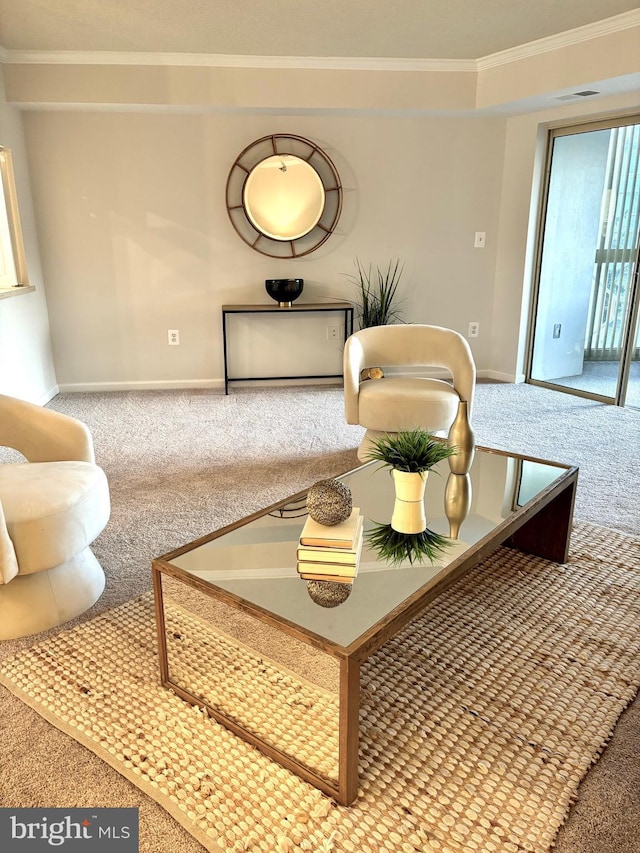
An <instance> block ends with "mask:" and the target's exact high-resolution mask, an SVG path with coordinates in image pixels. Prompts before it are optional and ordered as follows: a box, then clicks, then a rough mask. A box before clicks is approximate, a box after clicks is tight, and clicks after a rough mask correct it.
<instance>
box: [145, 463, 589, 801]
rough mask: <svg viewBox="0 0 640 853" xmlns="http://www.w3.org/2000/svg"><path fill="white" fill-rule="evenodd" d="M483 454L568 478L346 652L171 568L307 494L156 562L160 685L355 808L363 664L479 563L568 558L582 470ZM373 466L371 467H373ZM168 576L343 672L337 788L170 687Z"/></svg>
mask: <svg viewBox="0 0 640 853" xmlns="http://www.w3.org/2000/svg"><path fill="white" fill-rule="evenodd" d="M478 449H479V450H483V451H488V452H491V453H496V454H498V455H502V456H509V457H511V458H515V459H518V460H522V461H531V462H538V463H542V464H549V465H554V466H555V467H558V468H564V472H563V473H561V474H560V475H559V476H558V478H557V479H556V480H555V481H554V482H553V483H552V484H551V485H550V486H548V487H547V488H546V489H544V490H543V491H542V492H540V493H539V494H538V495H536V497H535V498H533V499H532V500H531V501H529V502H528V503H527V504H525V506H523V507H518V508H516V509H514V510H513V512H512V513H511V515H510V516H509V517H508V518H507V519H505V520H504V521H503V522H502V523H501V524H499V525H498V526H497V527H496V528H495V529H494V530H492V531H491V532H490V533H488V534H487V535H486V536H484V537H483V538H482V539H481V540H480V541H479V542H477V543H476V544H475V545H473V546H471V547H470V548H469V549H468V550H467V551H465V552H464V553H463V554H461V555H460V556H459V557H457V558H456V559H455V560H454V561H453V562H452V563H451V564H450V565H449V566H448V567H446V569H444V570H443V571H444V575H443V574H440V575H438V577H436V578H433V579H431V580H430V581H428V582H427V583H425V584H424V586H422V587H421V588H420V589H419V590H417V591H416V592H415V593H413V595H411V596H409V597H408V598H407V599H405V600H404V601H403V602H402V603H401V604H400V605H398V606H397V607H395V608H394V609H393V610H391V611H390V612H389V613H388V614H387V615H386V616H385V617H384V618H383V619H381V620H379V621H378V622H377V623H376V624H375V625H374V626H373V627H371V628H370V629H369V630H368V631H366V632H365V633H364V634H362V635H361V636H360V637H358V639H357V640H355V641H354V642H353V643H351V644H350V645H348V646H341V645H339V644H337V643H334V642H331V641H330V640H327V639H326V638H325V637H321V636H319V635H317V634H314V633H313V632H312V631H309V630H307V629H305V628H303V627H301V626H299V625H296V624H295V623H294V622H291V621H289V620H287V619H285V618H283V617H281V616H276V615H275V614H273V613H270V612H269V611H268V610H266V609H264V608H262V607H260V606H259V605H256V604H254V603H252V602H250V601H247V600H245V599H243V598H240V597H239V596H237V595H235V594H233V593H231V592H229V591H227V590H224V589H221V588H220V587H216V586H215V585H214V584H212V583H210V582H207V581H203V580H201V579H199V578H197V577H194V576H193V575H191V574H189V573H188V572H187V571H185V570H184V569H181V568H179V567H177V566H174V565H172V560H174V559H175V558H177V557H179V556H181V555H182V554H185V553H186V552H188V551H191V550H193V549H194V548H197V547H199V546H200V545H204V544H205V543H207V542H210V541H211V540H212V539H216V538H218V537H220V536H224V535H225V534H226V533H230V532H231V531H232V530H236V529H237V528H238V527H242V526H243V525H245V524H248V523H250V522H251V521H254V520H256V519H258V518H261V517H262V516H264V515H267V514H268V513H271V512H274V511H276V510H278V509H281V508H282V507H284V506H286V505H287V504H290V503H291V502H293V501H296V500H299V499H301V498H304V496H305V495H306V491H303V492H299V493H298V494H296V495H292V496H290V497H288V498H286V499H285V500H282V501H279V502H278V503H275V504H273V505H271V506H269V507H267V508H266V509H263V510H260V511H258V512H255V513H253V514H252V515H250V516H248V517H247V518H243V519H241V520H240V521H237V522H235V523H233V524H230V525H227V526H226V527H223V528H221V529H220V530H217V531H215V532H214V533H211V534H208V535H207V536H203V537H201V538H200V539H198V540H196V541H194V542H191V543H189V544H188V545H185V546H183V547H181V548H178V549H176V550H174V551H171V552H170V553H168V554H165V555H163V556H161V557H158V558H157V559H154V560H153V562H152V577H153V589H154V595H155V612H156V624H157V632H158V652H159V659H160V678H161V682H162V684H163V686H164V687H169V688H171V689H172V690H173V691H174V692H175V693H176V694H177V695H178V696H180V697H181V698H182V699H184V700H185V701H187V702H190V703H192V704H194V705H198V706H200V707H203V708H206V710H207V711H208V713H209V715H210V716H211V717H213V718H214V719H215V720H217V721H218V722H219V723H222V724H223V725H224V726H226V727H227V728H228V729H230V730H231V731H232V732H234V733H235V734H236V735H238V736H240V737H242V738H243V739H244V740H246V741H248V742H249V743H250V744H252V745H253V746H255V747H257V748H258V749H259V750H260V751H261V752H263V753H264V754H265V755H267V756H268V757H269V758H271V759H273V760H275V761H277V762H278V763H280V764H281V765H282V766H283V767H285V768H287V769H288V770H291V771H292V772H293V773H295V774H297V775H298V776H300V777H301V778H302V779H305V780H306V781H307V782H310V783H311V784H312V785H314V786H315V787H317V788H319V789H320V790H322V791H324V792H325V793H326V794H328V795H329V796H331V797H333V798H334V799H335V800H336V801H337V802H339V803H341V804H343V805H347V806H348V805H350V804H351V803H352V802H353V801H354V799H355V798H356V796H357V793H358V746H359V714H360V667H361V665H362V662H363V661H365V660H366V659H367V658H368V657H369V656H370V655H372V654H373V653H374V652H375V651H376V649H378V648H379V647H380V646H382V645H383V644H384V643H385V642H386V641H387V640H389V639H390V638H391V637H393V636H394V635H395V634H397V633H398V632H399V631H400V630H401V629H402V628H403V627H404V626H405V625H406V624H407V623H408V622H410V621H411V620H412V619H413V618H414V617H416V616H417V615H418V614H419V613H420V611H421V610H422V609H423V608H424V607H425V606H426V605H427V604H429V602H431V601H433V600H434V599H435V598H437V597H438V596H439V595H440V594H441V593H442V592H443V591H444V590H445V589H447V587H449V586H451V584H453V583H455V581H457V580H458V579H459V578H460V577H462V576H463V575H464V574H466V572H468V571H469V570H470V569H471V568H473V567H474V566H475V565H477V563H479V562H480V561H481V560H483V559H484V558H485V557H487V556H489V555H490V554H491V553H492V552H493V551H495V550H496V549H497V548H498V546H500V545H506V546H509V547H512V548H517V549H519V550H521V551H524V552H526V553H530V554H534V555H536V556H539V557H544V558H545V559H548V560H553V561H554V562H557V563H564V562H566V560H567V558H568V552H569V544H570V537H571V526H572V520H573V507H574V501H575V493H576V486H577V479H578V469H577V468H576V467H571V466H562V465H560V464H559V463H557V462H545V460H541V459H535V458H533V457H528V456H520V455H517V454H512V453H505V452H503V451H498V450H490V449H489V448H478ZM368 464H369V465H371V464H373V463H368ZM163 574H166V575H168V576H170V577H172V578H175V579H176V580H178V581H180V582H182V583H184V584H186V585H188V586H190V587H193V588H194V589H197V590H199V591H200V592H202V593H204V594H205V595H208V596H210V597H211V598H214V599H218V600H219V601H222V602H225V603H226V604H228V605H229V606H231V607H233V608H236V609H238V610H241V611H243V612H245V613H248V614H250V615H251V616H253V617H255V618H256V619H258V620H260V621H262V622H264V623H266V624H269V625H271V626H273V627H275V628H277V629H278V630H279V631H281V632H282V633H284V634H287V635H290V636H292V637H296V638H297V639H298V640H301V641H302V642H303V643H306V644H307V645H309V646H312V647H314V648H316V649H320V650H321V651H323V652H325V653H326V654H328V655H330V656H331V657H333V658H335V659H336V660H337V661H338V663H339V666H340V680H339V701H340V711H339V761H338V765H339V766H338V783H337V785H336V784H335V783H334V782H333V781H332V780H328V779H325V778H324V777H322V776H320V775H318V774H316V773H314V772H313V771H312V770H310V769H309V768H308V767H306V766H304V765H302V764H300V763H299V762H298V761H296V760H295V759H294V758H293V757H292V756H290V755H288V754H287V753H285V752H283V751H281V750H279V749H278V748H277V747H274V746H273V745H271V744H269V743H266V742H265V741H263V740H262V739H261V738H259V737H258V736H257V735H255V734H254V733H253V732H250V731H248V730H247V729H245V728H244V727H243V726H242V725H241V724H239V723H238V722H237V721H236V720H234V719H232V718H231V717H228V716H227V715H226V714H224V713H222V712H221V711H220V710H218V709H217V708H215V707H213V706H212V705H209V704H208V703H206V702H203V700H202V699H199V698H198V697H196V696H195V695H194V694H192V693H190V692H189V691H188V690H187V689H185V688H184V687H183V686H181V685H179V684H176V683H174V682H173V681H172V680H171V677H170V673H169V663H168V657H167V642H166V633H165V618H164V599H163V590H162V575H163Z"/></svg>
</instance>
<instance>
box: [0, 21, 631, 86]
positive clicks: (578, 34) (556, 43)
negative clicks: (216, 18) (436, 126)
mask: <svg viewBox="0 0 640 853" xmlns="http://www.w3.org/2000/svg"><path fill="white" fill-rule="evenodd" d="M637 26H640V9H632V10H631V11H629V12H623V13H622V14H621V15H614V16H613V17H611V18H605V19H604V20H602V21H596V22H594V23H592V24H586V25H584V26H582V27H575V28H574V29H572V30H566V31H565V32H563V33H557V34H556V35H553V36H546V37H545V38H541V39H537V40H536V41H531V42H527V43H526V44H521V45H518V46H517V47H512V48H508V49H507V50H501V51H499V52H497V53H492V54H489V55H487V56H482V57H480V58H479V59H477V60H476V59H420V58H415V59H411V58H406V59H405V58H402V57H397V58H394V57H348V56H244V55H231V54H229V55H225V54H208V53H140V52H126V51H77V50H10V49H8V48H5V47H3V46H2V45H0V63H5V64H16V65H153V66H168V67H169V66H175V67H200V68H202V67H209V68H280V69H314V70H329V71H330V70H334V71H436V72H452V71H453V72H471V73H474V72H475V73H477V72H479V71H486V70H488V69H490V68H496V67H498V66H501V65H508V64H509V63H511V62H517V61H520V60H523V59H528V58H529V57H532V56H537V55H539V54H541V53H549V52H550V51H554V50H559V49H562V48H566V47H570V46H571V45H574V44H580V43H582V42H585V41H590V40H592V39H596V38H600V37H601V36H606V35H610V34H612V33H616V32H620V31H622V30H627V29H632V28H634V27H637Z"/></svg>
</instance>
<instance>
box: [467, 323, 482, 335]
mask: <svg viewBox="0 0 640 853" xmlns="http://www.w3.org/2000/svg"><path fill="white" fill-rule="evenodd" d="M479 334H480V323H478V322H477V320H474V321H473V322H471V323H469V334H468V335H467V337H468V338H477V337H478V335H479Z"/></svg>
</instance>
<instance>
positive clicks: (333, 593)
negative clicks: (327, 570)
mask: <svg viewBox="0 0 640 853" xmlns="http://www.w3.org/2000/svg"><path fill="white" fill-rule="evenodd" d="M351 589H352V587H351V584H350V583H339V582H338V581H307V592H308V593H309V598H310V599H311V600H312V601H314V602H315V603H316V604H319V605H320V607H337V606H338V605H339V604H342V602H343V601H346V600H347V598H349V596H350V595H351Z"/></svg>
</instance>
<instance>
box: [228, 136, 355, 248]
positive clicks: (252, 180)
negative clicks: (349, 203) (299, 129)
mask: <svg viewBox="0 0 640 853" xmlns="http://www.w3.org/2000/svg"><path fill="white" fill-rule="evenodd" d="M341 210H342V186H341V184H340V178H339V175H338V172H337V170H336V168H335V166H334V165H333V163H332V162H331V160H330V159H329V157H328V156H327V155H326V154H325V152H324V151H322V150H321V149H320V148H319V147H318V146H317V145H315V144H314V143H313V142H310V141H309V140H308V139H304V137H301V136H292V135H290V134H274V135H272V136H264V137H262V138H261V139H258V140H256V141H255V142H252V143H251V145H248V146H247V147H246V148H245V149H244V151H242V153H241V154H240V155H239V157H238V158H237V159H236V160H235V162H234V164H233V166H232V167H231V171H230V172H229V177H228V179H227V212H228V214H229V218H230V219H231V223H232V224H233V227H234V228H235V229H236V231H237V232H238V234H239V235H240V236H241V237H242V239H243V240H244V241H245V243H247V244H248V245H249V246H251V248H252V249H255V250H256V251H257V252H261V253H262V254H264V255H269V256H270V257H275V258H294V257H301V256H302V255H307V254H309V252H313V251H314V250H315V249H317V248H318V247H319V246H321V245H322V244H323V243H324V242H325V240H327V238H328V237H329V236H330V235H331V233H332V232H333V230H334V228H335V226H336V223H337V222H338V218H339V216H340V212H341Z"/></svg>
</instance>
